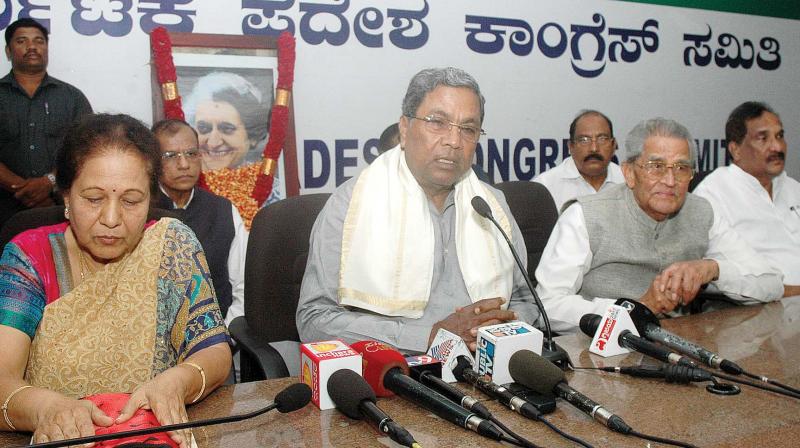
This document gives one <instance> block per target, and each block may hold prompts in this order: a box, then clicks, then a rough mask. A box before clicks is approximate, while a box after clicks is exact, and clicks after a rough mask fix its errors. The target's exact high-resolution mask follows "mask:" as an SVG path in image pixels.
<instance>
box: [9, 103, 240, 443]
mask: <svg viewBox="0 0 800 448" xmlns="http://www.w3.org/2000/svg"><path fill="white" fill-rule="evenodd" d="M160 162H161V153H160V151H159V149H158V146H157V142H156V140H155V139H154V137H153V136H152V134H151V133H150V132H149V130H148V129H147V128H146V127H145V126H144V125H143V124H142V123H140V122H139V121H137V120H135V119H133V118H131V117H129V116H126V115H104V114H101V115H90V116H87V117H85V118H84V119H83V120H82V121H80V122H79V123H76V124H75V125H74V126H73V127H72V128H71V129H70V130H69V132H68V133H67V136H66V137H65V140H64V145H63V148H62V149H61V151H60V152H59V154H58V159H57V162H56V169H57V175H56V177H57V186H58V188H59V190H60V192H61V194H62V195H63V197H64V204H65V211H64V216H65V218H66V220H65V222H63V223H61V224H57V225H53V226H45V227H39V228H37V229H33V230H29V231H26V232H23V233H21V234H19V235H17V236H16V237H15V238H14V239H13V240H12V241H11V242H10V243H9V244H8V245H7V246H6V247H5V249H4V251H3V255H2V258H0V359H2V360H3V361H2V363H0V400H4V401H3V405H2V413H3V419H2V420H0V429H4V430H6V431H30V432H33V440H34V442H37V443H38V442H46V441H53V440H63V439H67V438H74V437H82V436H88V435H92V434H94V430H95V426H98V427H108V426H111V425H112V424H120V423H124V422H125V421H127V420H128V419H130V418H131V416H133V414H134V413H135V412H136V411H137V410H138V409H151V410H152V412H153V413H154V414H155V416H156V418H157V419H158V421H159V422H160V423H161V424H162V425H168V424H173V423H180V422H185V421H188V419H187V415H186V404H191V403H195V402H197V401H199V400H201V399H202V398H203V397H204V396H206V395H207V394H208V393H210V392H211V391H213V390H214V389H215V388H216V387H218V386H219V385H220V384H222V383H223V382H224V380H225V378H226V377H227V375H228V372H229V370H230V365H231V353H230V349H229V346H228V340H229V338H228V335H227V331H226V329H225V326H224V323H223V319H222V316H221V313H220V311H219V307H218V305H217V301H216V298H215V295H214V290H213V288H212V286H211V283H210V274H209V271H208V266H207V263H206V259H205V255H204V254H203V250H202V247H201V246H200V244H199V243H198V241H197V239H196V237H195V235H194V234H193V233H192V232H191V230H189V228H188V227H186V226H185V225H183V224H182V223H181V222H179V221H177V220H174V219H161V220H159V221H157V222H147V212H148V209H149V207H150V199H151V197H153V196H154V195H155V192H156V191H157V190H156V189H157V188H158V184H157V179H158V174H159V171H160V166H161V165H160ZM107 392H128V393H130V394H131V395H130V398H129V400H128V402H127V404H126V405H125V406H124V407H123V409H122V411H121V413H120V415H119V417H117V418H116V419H112V418H111V417H109V416H108V415H106V414H105V413H103V412H102V411H101V410H100V409H99V408H97V406H95V405H94V404H93V403H92V402H90V401H88V400H82V399H81V398H82V397H86V396H89V395H93V394H98V393H107ZM170 437H171V438H172V440H174V441H175V442H176V443H178V444H180V446H181V447H188V446H189V433H188V431H176V432H173V433H170Z"/></svg>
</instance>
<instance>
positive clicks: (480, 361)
mask: <svg viewBox="0 0 800 448" xmlns="http://www.w3.org/2000/svg"><path fill="white" fill-rule="evenodd" d="M543 340H544V335H543V334H542V332H541V331H539V330H538V329H536V328H534V327H532V326H530V325H528V324H527V323H525V322H521V321H516V322H505V323H502V324H497V325H489V326H487V327H481V328H479V329H478V340H477V346H478V347H477V350H476V351H475V364H477V370H478V374H480V375H489V376H491V377H492V381H493V382H495V383H498V384H503V383H510V382H511V381H513V379H512V378H511V374H510V373H509V372H508V361H509V359H511V355H513V354H514V353H516V352H517V351H519V350H530V351H532V352H534V353H537V354H541V353H542V341H543Z"/></svg>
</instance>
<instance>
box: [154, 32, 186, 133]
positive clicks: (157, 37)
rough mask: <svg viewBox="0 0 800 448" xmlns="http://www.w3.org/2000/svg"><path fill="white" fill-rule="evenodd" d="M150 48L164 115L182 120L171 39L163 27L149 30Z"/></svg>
mask: <svg viewBox="0 0 800 448" xmlns="http://www.w3.org/2000/svg"><path fill="white" fill-rule="evenodd" d="M150 48H151V50H152V52H153V62H154V63H155V66H156V75H157V76H158V82H159V84H161V99H162V101H163V102H164V116H165V117H166V118H178V119H181V120H183V119H184V115H183V108H182V107H181V97H180V95H179V94H178V84H177V80H178V76H177V74H176V73H175V64H174V63H173V62H172V41H171V40H170V38H169V33H167V30H166V29H165V28H164V27H162V26H160V27H158V28H155V29H153V31H151V32H150Z"/></svg>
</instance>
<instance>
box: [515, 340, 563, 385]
mask: <svg viewBox="0 0 800 448" xmlns="http://www.w3.org/2000/svg"><path fill="white" fill-rule="evenodd" d="M508 372H509V373H510V374H511V378H514V381H516V382H517V383H520V384H522V385H523V386H526V387H528V388H529V389H533V390H534V391H536V392H538V393H540V394H543V395H552V393H553V388H555V387H556V385H557V384H558V383H560V382H562V381H564V372H563V371H562V370H561V369H559V368H558V367H557V366H556V365H555V364H553V363H552V362H550V361H548V360H546V359H544V358H542V357H541V356H539V355H537V354H536V353H534V352H532V351H530V350H520V351H518V352H516V353H514V354H513V355H511V359H510V360H509V361H508Z"/></svg>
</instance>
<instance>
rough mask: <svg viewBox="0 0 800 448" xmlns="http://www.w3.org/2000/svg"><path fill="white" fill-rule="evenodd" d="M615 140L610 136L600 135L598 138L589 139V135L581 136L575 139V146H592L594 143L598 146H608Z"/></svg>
mask: <svg viewBox="0 0 800 448" xmlns="http://www.w3.org/2000/svg"><path fill="white" fill-rule="evenodd" d="M612 140H614V137H612V136H610V135H605V134H603V135H598V136H597V137H589V136H588V135H581V136H580V137H576V138H575V144H576V145H578V146H591V144H592V142H594V143H597V146H606V145H608V144H610V143H611V141H612Z"/></svg>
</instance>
